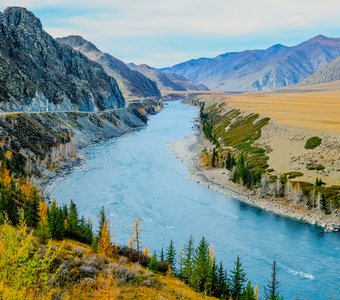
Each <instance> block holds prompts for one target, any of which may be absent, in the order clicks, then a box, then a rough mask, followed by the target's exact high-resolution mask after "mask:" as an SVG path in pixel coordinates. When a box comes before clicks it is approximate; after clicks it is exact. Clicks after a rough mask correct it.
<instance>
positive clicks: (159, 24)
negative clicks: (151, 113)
mask: <svg viewBox="0 0 340 300" xmlns="http://www.w3.org/2000/svg"><path fill="white" fill-rule="evenodd" d="M10 5H20V6H25V7H27V8H29V9H32V10H33V11H37V12H39V11H43V12H45V11H50V12H52V13H53V10H56V9H57V10H56V11H58V14H60V12H63V11H64V12H68V13H65V16H60V15H58V14H56V15H55V16H53V17H52V19H51V13H49V17H48V18H46V19H44V14H43V13H42V15H38V17H40V18H41V19H42V23H43V24H44V25H45V27H46V29H47V31H49V32H50V33H51V34H52V35H53V36H61V35H66V34H70V33H76V34H81V35H84V36H86V37H87V38H89V39H95V40H96V41H104V40H112V43H113V44H115V42H116V43H118V42H119V43H120V44H116V45H115V48H119V47H120V48H121V49H122V47H123V46H124V40H125V41H126V42H128V41H130V42H131V40H133V39H136V40H138V41H141V40H143V39H147V40H150V39H153V42H158V43H159V45H160V46H161V45H162V44H163V42H164V41H166V40H167V39H168V38H172V37H175V36H188V38H193V37H194V38H196V39H197V38H199V37H202V43H204V41H208V40H209V39H207V37H209V38H215V39H216V38H220V39H221V40H223V39H232V38H235V37H238V38H239V37H242V36H244V37H248V36H251V35H261V34H263V35H265V34H267V35H268V34H273V33H277V34H278V33H284V32H289V31H291V32H292V31H304V30H310V29H315V30H317V29H318V28H319V29H320V30H319V32H320V33H322V29H323V28H327V27H329V28H333V29H334V28H339V27H340V26H339V23H338V13H339V11H340V1H339V0H284V1H282V0H252V1H249V0H158V1H155V0H95V1H87V2H85V1H83V0H82V1H81V0H2V4H0V8H1V6H2V8H4V7H6V6H10ZM77 10H78V11H79V14H77ZM84 10H86V11H87V12H86V14H84V13H83V12H84ZM70 12H72V13H70ZM339 29H340V28H339ZM319 32H317V33H319ZM277 42H280V41H277ZM105 44H106V45H107V42H105ZM249 46H250V47H251V45H249ZM112 48H114V47H112ZM202 48H204V45H202ZM173 50H176V49H173ZM188 51H190V49H188ZM202 52H204V51H202ZM173 53H181V51H173ZM171 56H173V55H171Z"/></svg>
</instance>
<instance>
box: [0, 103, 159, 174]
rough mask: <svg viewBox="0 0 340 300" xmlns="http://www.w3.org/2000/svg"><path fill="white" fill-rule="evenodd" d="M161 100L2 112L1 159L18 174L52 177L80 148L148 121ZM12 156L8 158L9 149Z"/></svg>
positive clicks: (0, 125)
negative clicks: (72, 109)
mask: <svg viewBox="0 0 340 300" xmlns="http://www.w3.org/2000/svg"><path fill="white" fill-rule="evenodd" d="M162 106H163V104H162V102H161V101H159V100H155V99H145V100H142V101H136V102H135V103H131V104H130V105H129V106H128V107H125V108H119V109H114V110H108V111H101V112H43V113H16V114H3V115H2V116H0V133H1V141H0V142H1V145H0V146H1V147H0V161H3V162H6V165H7V166H8V167H9V169H10V170H11V172H13V174H15V175H16V176H21V175H22V174H24V173H26V174H28V175H38V176H39V177H44V178H46V177H49V176H53V175H54V170H55V169H56V168H62V167H63V166H65V165H66V166H67V164H68V161H69V160H71V159H75V158H76V157H77V152H78V149H80V148H83V147H86V146H89V145H91V144H93V143H96V142H100V141H105V140H108V139H111V138H115V137H119V136H121V135H123V134H125V133H127V132H131V131H133V130H135V129H137V128H142V127H144V126H146V124H147V115H148V114H151V113H155V112H158V111H159V110H160V109H161V108H162ZM8 150H9V151H10V152H11V158H9V159H8V158H6V157H5V156H6V152H7V151H8Z"/></svg>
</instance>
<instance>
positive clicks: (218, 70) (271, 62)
mask: <svg viewBox="0 0 340 300" xmlns="http://www.w3.org/2000/svg"><path fill="white" fill-rule="evenodd" d="M337 56H340V38H328V37H325V36H322V35H319V36H316V37H314V38H312V39H310V40H308V41H306V42H303V43H301V44H299V45H297V46H294V47H286V46H283V45H274V46H272V47H270V48H268V49H266V50H247V51H243V52H231V53H225V54H222V55H219V56H217V57H215V58H200V59H193V60H190V61H187V62H184V63H181V64H178V65H175V66H173V67H171V68H165V69H162V71H165V72H172V73H176V74H179V75H182V76H184V77H186V78H188V79H190V80H193V81H199V82H202V83H204V84H206V85H207V86H208V87H209V88H210V89H215V90H223V91H257V90H270V89H276V88H280V87H284V86H288V85H293V84H296V83H299V82H301V81H302V80H304V79H306V78H307V77H309V76H311V75H312V74H313V73H315V72H316V71H317V70H319V69H320V68H322V67H324V66H325V65H326V64H328V63H329V62H330V61H332V60H333V59H335V58H336V57H337Z"/></svg>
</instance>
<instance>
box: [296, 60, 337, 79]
mask: <svg viewBox="0 0 340 300" xmlns="http://www.w3.org/2000/svg"><path fill="white" fill-rule="evenodd" d="M336 80H340V57H337V58H336V59H334V60H333V61H331V62H330V63H329V64H328V65H326V66H325V67H323V68H322V69H320V70H319V71H317V72H315V73H314V74H313V75H312V76H310V77H308V78H307V79H306V80H304V81H302V82H301V84H300V85H315V84H322V83H327V82H332V81H336Z"/></svg>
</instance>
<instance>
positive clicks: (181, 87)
mask: <svg viewBox="0 0 340 300" xmlns="http://www.w3.org/2000/svg"><path fill="white" fill-rule="evenodd" d="M128 66H129V68H130V69H132V70H135V71H138V72H140V73H142V74H144V75H145V76H146V77H148V78H150V79H151V80H153V81H155V82H156V83H157V86H158V88H159V89H160V90H163V91H189V90H192V91H208V90H209V89H208V88H207V87H206V86H205V85H204V84H202V83H199V82H194V81H191V80H188V79H187V78H185V77H184V76H182V75H179V74H176V73H170V72H161V71H159V70H157V69H155V68H152V67H150V66H148V65H145V64H144V65H135V64H133V63H129V64H128Z"/></svg>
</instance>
